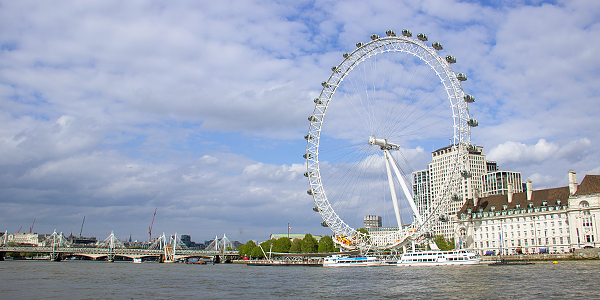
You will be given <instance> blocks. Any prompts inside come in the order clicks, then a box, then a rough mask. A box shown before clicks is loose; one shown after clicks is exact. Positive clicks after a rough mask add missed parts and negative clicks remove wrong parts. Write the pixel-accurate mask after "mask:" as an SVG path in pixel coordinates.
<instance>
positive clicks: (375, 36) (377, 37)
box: [371, 34, 379, 40]
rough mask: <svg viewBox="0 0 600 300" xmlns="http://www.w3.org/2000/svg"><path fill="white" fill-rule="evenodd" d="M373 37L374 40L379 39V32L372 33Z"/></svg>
mask: <svg viewBox="0 0 600 300" xmlns="http://www.w3.org/2000/svg"><path fill="white" fill-rule="evenodd" d="M371 39H372V40H376V39H379V35H377V34H371Z"/></svg>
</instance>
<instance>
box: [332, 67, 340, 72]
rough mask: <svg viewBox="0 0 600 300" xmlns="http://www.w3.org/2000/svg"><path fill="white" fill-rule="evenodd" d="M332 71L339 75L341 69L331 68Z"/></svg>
mask: <svg viewBox="0 0 600 300" xmlns="http://www.w3.org/2000/svg"><path fill="white" fill-rule="evenodd" d="M331 71H333V72H335V73H339V72H340V67H338V66H333V67H331Z"/></svg>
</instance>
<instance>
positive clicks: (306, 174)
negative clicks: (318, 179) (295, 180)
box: [304, 172, 313, 177]
mask: <svg viewBox="0 0 600 300" xmlns="http://www.w3.org/2000/svg"><path fill="white" fill-rule="evenodd" d="M312 175H313V173H312V172H304V177H310V176H312Z"/></svg>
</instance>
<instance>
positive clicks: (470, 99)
mask: <svg viewBox="0 0 600 300" xmlns="http://www.w3.org/2000/svg"><path fill="white" fill-rule="evenodd" d="M463 98H464V99H465V102H467V103H473V102H475V97H473V95H469V94H466V95H465V96H464V97H463Z"/></svg>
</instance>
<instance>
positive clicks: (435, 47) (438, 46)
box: [431, 42, 444, 51]
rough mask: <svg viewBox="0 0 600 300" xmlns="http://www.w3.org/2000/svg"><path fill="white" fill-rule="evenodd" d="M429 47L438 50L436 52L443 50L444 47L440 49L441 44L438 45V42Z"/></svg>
mask: <svg viewBox="0 0 600 300" xmlns="http://www.w3.org/2000/svg"><path fill="white" fill-rule="evenodd" d="M431 46H432V47H433V49H435V50H438V51H439V50H442V49H444V47H442V44H440V43H438V42H433V44H431Z"/></svg>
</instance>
